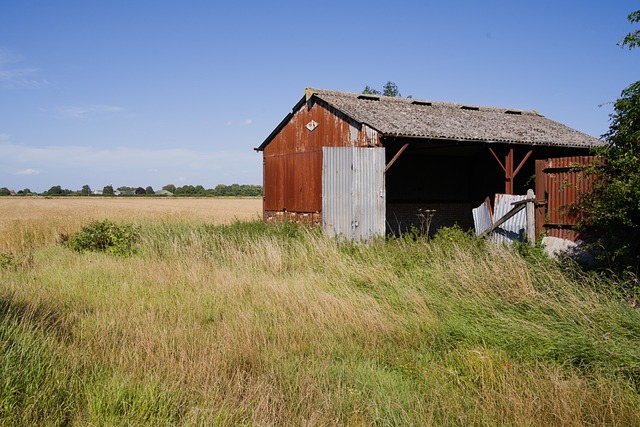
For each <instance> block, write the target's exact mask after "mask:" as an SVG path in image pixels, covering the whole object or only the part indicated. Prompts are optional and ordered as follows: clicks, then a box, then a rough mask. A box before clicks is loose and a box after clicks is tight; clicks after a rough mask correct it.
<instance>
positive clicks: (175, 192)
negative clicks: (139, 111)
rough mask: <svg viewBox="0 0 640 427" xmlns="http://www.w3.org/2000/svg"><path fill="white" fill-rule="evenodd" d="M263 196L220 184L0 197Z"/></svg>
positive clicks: (257, 189) (250, 188) (57, 189)
mask: <svg viewBox="0 0 640 427" xmlns="http://www.w3.org/2000/svg"><path fill="white" fill-rule="evenodd" d="M261 195H262V186H261V185H249V184H231V185H225V184H218V185H216V187H215V188H205V187H204V186H202V185H196V186H193V185H183V186H181V187H177V186H175V185H174V184H167V185H165V186H163V187H162V189H161V190H154V189H153V187H151V186H147V187H129V186H121V187H118V188H116V189H114V188H113V186H112V185H105V186H104V187H103V188H102V190H98V191H94V190H92V189H91V187H90V186H89V185H83V186H82V188H81V189H80V190H75V191H74V190H69V189H67V188H62V187H61V186H60V185H54V186H52V187H51V188H49V189H48V190H47V191H43V192H42V193H37V192H34V191H31V190H30V189H29V188H24V189H22V190H19V191H13V190H10V189H8V188H7V187H1V188H0V196H196V197H239V196H240V197H257V196H261Z"/></svg>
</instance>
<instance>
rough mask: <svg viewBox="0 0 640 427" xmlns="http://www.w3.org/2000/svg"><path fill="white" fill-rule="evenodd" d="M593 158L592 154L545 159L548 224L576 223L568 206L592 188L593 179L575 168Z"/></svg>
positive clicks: (589, 161)
mask: <svg viewBox="0 0 640 427" xmlns="http://www.w3.org/2000/svg"><path fill="white" fill-rule="evenodd" d="M593 160H594V157H592V156H575V157H561V158H557V159H548V160H546V161H545V165H544V181H545V192H546V196H547V220H546V224H550V225H555V226H566V225H576V223H577V221H576V218H575V217H574V216H573V215H570V214H569V212H568V207H570V206H571V205H572V204H574V203H576V202H577V201H578V199H579V198H580V195H581V194H582V193H584V192H585V191H587V190H588V189H589V188H590V186H591V183H592V180H591V179H589V176H588V175H585V174H584V173H582V172H579V171H576V170H575V168H576V167H580V166H586V165H588V164H590V163H591V162H593Z"/></svg>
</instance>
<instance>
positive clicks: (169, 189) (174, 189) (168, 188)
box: [162, 184, 176, 194]
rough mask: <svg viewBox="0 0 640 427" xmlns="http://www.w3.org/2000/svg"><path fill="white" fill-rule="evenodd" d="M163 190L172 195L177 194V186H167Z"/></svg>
mask: <svg viewBox="0 0 640 427" xmlns="http://www.w3.org/2000/svg"><path fill="white" fill-rule="evenodd" d="M162 189H163V190H165V191H168V192H170V193H173V194H176V186H175V185H173V184H167V185H165V186H164V187H162Z"/></svg>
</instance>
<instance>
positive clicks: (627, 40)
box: [619, 10, 640, 49]
mask: <svg viewBox="0 0 640 427" xmlns="http://www.w3.org/2000/svg"><path fill="white" fill-rule="evenodd" d="M627 19H628V20H629V22H630V23H632V24H633V23H636V22H640V10H636V11H635V12H631V13H630V14H629V16H627ZM619 45H620V47H625V46H626V47H628V48H629V49H633V48H634V47H640V30H636V31H632V32H630V33H629V34H627V35H626V36H625V37H624V39H622V42H620V43H619Z"/></svg>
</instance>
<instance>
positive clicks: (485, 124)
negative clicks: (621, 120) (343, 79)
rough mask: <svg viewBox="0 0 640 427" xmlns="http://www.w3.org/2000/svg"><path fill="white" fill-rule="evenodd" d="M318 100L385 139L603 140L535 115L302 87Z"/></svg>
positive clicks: (582, 144) (571, 143)
mask: <svg viewBox="0 0 640 427" xmlns="http://www.w3.org/2000/svg"><path fill="white" fill-rule="evenodd" d="M305 93H306V96H307V99H309V98H311V97H317V98H318V99H320V100H322V101H324V102H326V103H327V104H329V105H331V106H333V107H334V108H336V109H337V110H339V111H341V112H342V113H344V114H346V115H347V116H349V117H351V118H353V119H354V120H356V121H358V122H360V123H365V124H367V125H368V126H370V127H372V128H374V129H376V130H378V131H379V132H380V133H381V134H383V135H384V136H399V137H412V138H424V139H447V140H465V141H473V140H477V141H487V142H498V143H514V144H527V145H546V146H562V147H577V148H590V147H596V146H601V145H603V144H604V142H603V141H601V140H599V139H597V138H594V137H592V136H589V135H587V134H585V133H582V132H579V131H577V130H575V129H572V128H570V127H568V126H565V125H563V124H561V123H558V122H555V121H553V120H550V119H548V118H546V117H544V116H542V115H541V114H539V113H537V112H535V111H525V110H513V109H506V108H496V107H484V106H475V105H464V104H457V103H453V102H438V101H424V100H415V99H410V98H395V97H388V96H363V95H362V94H358V93H351V92H341V91H332V90H322V89H314V88H307V89H306V91H305Z"/></svg>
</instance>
